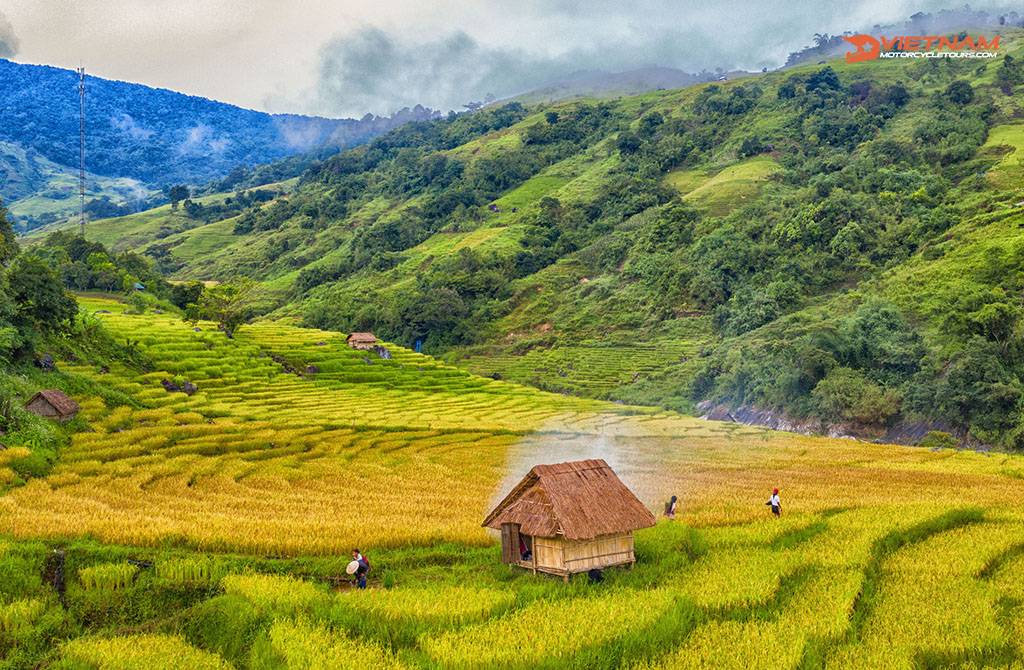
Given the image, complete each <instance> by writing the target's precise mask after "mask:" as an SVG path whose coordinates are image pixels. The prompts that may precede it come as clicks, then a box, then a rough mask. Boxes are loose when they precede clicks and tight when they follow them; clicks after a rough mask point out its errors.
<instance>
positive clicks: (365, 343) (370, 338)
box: [345, 333, 377, 350]
mask: <svg viewBox="0 0 1024 670" xmlns="http://www.w3.org/2000/svg"><path fill="white" fill-rule="evenodd" d="M345 341H346V342H348V346H350V347H352V348H353V349H364V350H365V349H373V345H374V343H376V342H377V336H376V335H374V334H373V333H352V334H350V335H349V336H348V337H346V338H345Z"/></svg>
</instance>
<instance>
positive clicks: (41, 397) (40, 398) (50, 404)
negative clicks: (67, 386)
mask: <svg viewBox="0 0 1024 670" xmlns="http://www.w3.org/2000/svg"><path fill="white" fill-rule="evenodd" d="M25 409H27V410H28V411H30V412H32V413H33V414H38V415H39V416H45V417H48V418H50V419H57V420H58V421H69V420H70V419H72V418H74V416H75V414H76V413H77V412H78V410H80V409H82V408H81V407H79V405H78V403H77V402H75V401H74V400H72V399H71V398H70V397H69V396H68V395H67V394H66V393H64V392H63V391H61V390H59V389H46V390H45V391H40V392H39V393H37V394H35V395H34V396H32V397H31V398H29V400H28V402H27V403H25Z"/></svg>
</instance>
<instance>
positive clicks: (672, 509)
mask: <svg viewBox="0 0 1024 670" xmlns="http://www.w3.org/2000/svg"><path fill="white" fill-rule="evenodd" d="M676 505H677V503H676V497H675V496H672V500H669V501H668V502H667V503H665V516H667V517H668V520H669V521H674V520H675V518H676Z"/></svg>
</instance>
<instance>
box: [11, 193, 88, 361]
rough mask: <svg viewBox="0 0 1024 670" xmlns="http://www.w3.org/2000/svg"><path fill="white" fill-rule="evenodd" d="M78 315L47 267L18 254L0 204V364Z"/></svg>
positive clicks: (30, 348) (61, 329)
mask: <svg viewBox="0 0 1024 670" xmlns="http://www.w3.org/2000/svg"><path fill="white" fill-rule="evenodd" d="M77 313H78V305H77V303H76V302H75V299H74V298H73V297H72V296H71V295H69V294H68V293H67V291H66V290H65V288H64V285H63V284H62V283H61V281H60V280H59V279H58V277H57V275H56V274H55V273H54V272H53V270H52V269H50V267H49V266H48V265H47V264H46V263H44V262H43V261H42V260H41V259H40V258H39V257H37V256H35V255H32V254H19V249H18V246H17V243H16V242H15V239H14V232H13V230H12V229H11V224H10V222H8V221H7V217H6V210H5V209H4V208H3V206H2V204H0V362H9V361H11V360H12V359H14V358H17V357H24V356H27V355H29V354H31V353H32V351H33V349H34V348H35V346H36V345H37V344H39V343H40V342H41V341H43V340H44V339H46V338H48V337H54V336H59V335H61V334H64V333H67V332H68V331H69V330H70V329H71V326H72V324H73V322H74V319H75V316H76V314H77Z"/></svg>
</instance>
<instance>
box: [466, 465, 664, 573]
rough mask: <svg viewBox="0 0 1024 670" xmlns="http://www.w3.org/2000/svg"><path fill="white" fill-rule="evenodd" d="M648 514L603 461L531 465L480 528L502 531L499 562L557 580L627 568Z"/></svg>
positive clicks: (647, 522)
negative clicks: (580, 574)
mask: <svg viewBox="0 0 1024 670" xmlns="http://www.w3.org/2000/svg"><path fill="white" fill-rule="evenodd" d="M655 523H656V521H655V519H654V515H653V514H651V512H650V510H648V509H647V508H646V507H644V505H643V503H641V502H640V501H639V500H638V499H637V497H636V496H635V495H633V492H632V491H630V490H629V488H627V487H626V485H625V484H623V483H622V481H621V480H620V479H619V478H618V477H617V476H616V475H615V472H614V471H613V470H612V469H611V468H610V467H608V464H607V463H605V462H604V460H601V459H597V460H586V461H574V462H570V463H558V464H556V465H535V466H534V467H533V469H532V470H530V472H529V474H527V475H526V477H524V478H523V480H522V481H521V482H519V484H517V485H516V487H515V488H514V489H512V492H511V493H509V494H508V495H507V496H506V497H505V499H504V500H502V501H501V503H499V504H498V506H497V507H495V508H494V510H493V511H492V512H491V513H490V514H488V515H487V518H486V519H484V523H483V525H484V526H485V527H487V528H493V529H495V530H500V531H501V558H502V561H503V562H505V563H509V564H512V565H518V566H520V567H524V568H529V569H531V570H533V571H534V573H537V572H546V573H549V574H552V575H560V576H561V577H563V578H564V579H565V581H569V576H570V575H572V574H575V573H577V572H587V571H589V570H593V569H595V568H596V569H603V568H608V567H611V566H613V565H626V564H628V565H629V566H630V567H632V565H633V563H634V561H635V560H636V558H635V556H634V554H633V531H635V530H639V529H641V528H648V527H650V526H653V525H654V524H655Z"/></svg>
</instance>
